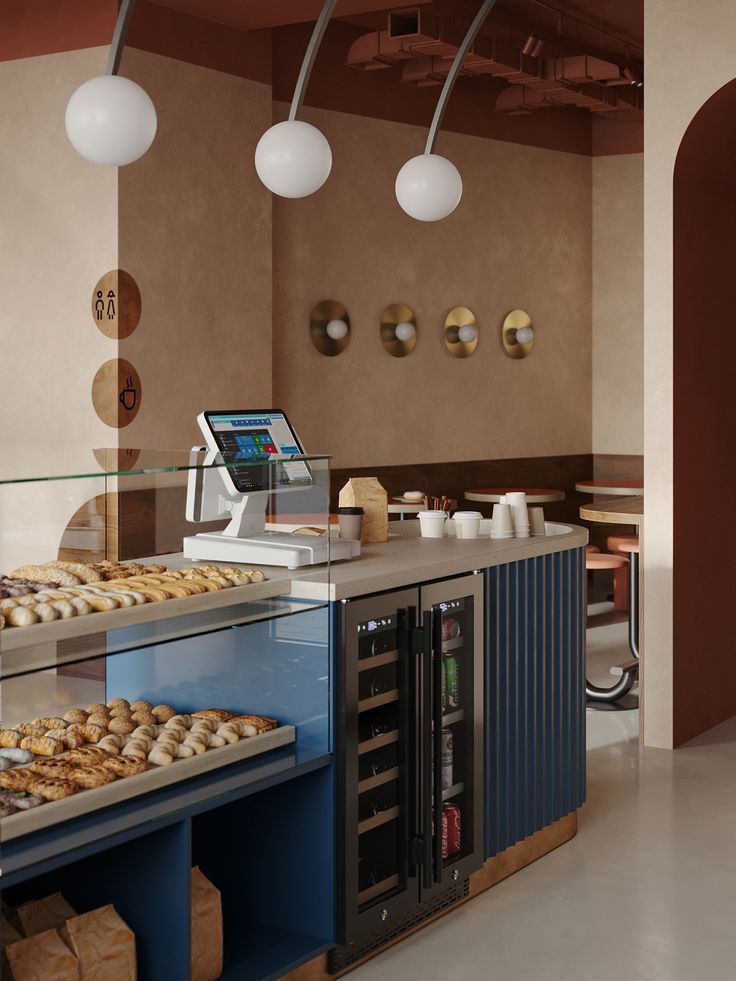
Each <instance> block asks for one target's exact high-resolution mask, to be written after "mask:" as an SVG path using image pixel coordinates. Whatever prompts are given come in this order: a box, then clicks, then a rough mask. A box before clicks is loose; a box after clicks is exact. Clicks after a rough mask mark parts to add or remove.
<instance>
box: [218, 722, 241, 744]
mask: <svg viewBox="0 0 736 981" xmlns="http://www.w3.org/2000/svg"><path fill="white" fill-rule="evenodd" d="M217 735H218V736H222V738H223V739H224V740H225V742H226V743H237V742H238V741H239V740H240V729H239V728H238V727H237V726H235V725H231V724H229V723H227V722H226V723H224V724H223V725H221V726H220V727H219V729H218V730H217Z"/></svg>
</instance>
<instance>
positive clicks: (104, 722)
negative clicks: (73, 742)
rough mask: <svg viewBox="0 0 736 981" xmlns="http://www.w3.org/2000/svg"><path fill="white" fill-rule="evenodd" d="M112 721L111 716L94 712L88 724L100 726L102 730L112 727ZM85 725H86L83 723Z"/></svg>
mask: <svg viewBox="0 0 736 981" xmlns="http://www.w3.org/2000/svg"><path fill="white" fill-rule="evenodd" d="M110 722H111V719H110V716H109V715H106V714H104V713H102V712H93V713H92V715H90V716H88V717H87V724H88V725H91V726H100V727H101V728H102V729H107V728H108V726H109V725H110ZM82 724H83V725H84V723H82Z"/></svg>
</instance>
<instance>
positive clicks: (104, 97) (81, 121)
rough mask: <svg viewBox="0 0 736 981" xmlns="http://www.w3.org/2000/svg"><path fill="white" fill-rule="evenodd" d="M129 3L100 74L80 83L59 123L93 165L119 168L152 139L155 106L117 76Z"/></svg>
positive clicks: (122, 9) (130, 10) (135, 157)
mask: <svg viewBox="0 0 736 981" xmlns="http://www.w3.org/2000/svg"><path fill="white" fill-rule="evenodd" d="M134 6H135V0H123V2H122V4H121V5H120V12H119V13H118V19H117V21H116V22H115V30H114V31H113V36H112V44H111V46H110V54H109V56H108V59H107V69H106V72H105V74H104V75H99V76H97V77H96V78H90V79H88V80H87V81H86V82H83V83H82V84H81V85H80V86H79V88H78V89H76V91H75V92H73V93H72V97H71V98H70V99H69V102H68V103H67V107H66V116H65V119H64V122H65V125H66V133H67V136H68V137H69V141H70V143H71V144H72V146H73V147H74V149H75V150H76V151H77V153H79V154H81V156H83V157H84V158H85V159H86V160H89V161H90V162H91V163H94V164H103V165H107V166H111V167H124V166H125V165H126V164H130V163H133V161H134V160H138V159H139V157H142V156H143V154H144V153H145V152H146V150H148V148H149V147H150V145H151V144H152V143H153V140H154V137H155V136H156V128H157V125H158V120H157V118H156V107H155V106H154V104H153V102H152V101H151V97H150V96H149V95H148V93H147V92H146V91H145V90H144V89H142V88H141V87H140V85H138V84H137V83H136V82H133V81H131V80H130V79H129V78H122V77H121V76H120V75H118V69H119V67H120V58H121V57H122V54H123V44H124V43H125V35H126V34H127V32H128V25H129V24H130V19H131V17H132V15H133V8H134Z"/></svg>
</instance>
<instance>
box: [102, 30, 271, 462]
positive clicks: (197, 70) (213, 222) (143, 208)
mask: <svg viewBox="0 0 736 981" xmlns="http://www.w3.org/2000/svg"><path fill="white" fill-rule="evenodd" d="M121 71H122V73H123V74H125V75H127V76H128V77H130V78H133V79H134V80H135V81H137V82H138V83H139V84H141V85H142V86H143V87H144V88H145V89H146V91H147V92H148V93H149V94H150V96H151V98H152V99H153V101H154V103H155V105H156V109H157V113H158V132H157V135H156V139H155V141H154V143H153V146H152V147H151V149H150V150H149V152H148V153H147V154H146V155H145V156H144V157H143V158H141V160H140V161H138V162H137V163H136V164H134V165H133V166H132V167H125V168H121V170H120V176H119V180H120V185H119V201H120V204H119V222H120V232H119V240H120V265H121V267H122V268H124V269H127V270H128V272H130V273H132V275H133V276H134V277H135V279H136V280H137V282H138V284H139V286H140V289H141V295H142V300H143V314H142V317H141V322H140V325H139V327H138V329H137V330H136V332H135V333H134V334H133V335H132V336H131V337H130V338H129V339H127V340H125V341H123V342H121V344H120V353H121V355H122V356H123V357H125V358H127V359H128V360H129V361H130V362H131V363H132V364H134V365H135V366H136V368H137V370H138V372H139V374H140V376H141V380H142V387H143V400H142V403H141V410H140V412H139V413H138V415H137V416H136V418H135V420H134V421H133V422H132V423H131V424H130V425H129V426H128V427H126V429H124V430H122V431H121V433H120V440H121V445H125V446H139V447H146V448H159V449H160V448H169V447H174V448H178V449H181V448H185V447H188V446H190V445H192V443H193V442H197V441H199V439H200V438H201V434H200V432H199V429H198V427H197V425H196V421H195V419H196V415H197V413H198V412H200V411H201V410H202V409H205V408H233V407H238V406H248V405H252V406H267V405H270V404H271V401H272V396H271V195H270V194H269V193H268V191H266V189H265V188H264V187H263V186H262V185H261V183H260V181H259V180H258V178H257V175H256V172H255V166H254V164H253V151H254V149H255V145H256V143H257V141H258V138H259V137H260V135H261V133H262V132H263V131H264V130H265V129H266V128H267V127H268V126H269V125H270V122H271V88H270V86H267V85H263V84H261V83H259V82H253V81H249V80H247V79H243V78H238V77H236V76H234V75H226V74H224V73H222V72H217V71H213V70H211V69H207V68H201V67H199V66H196V65H190V64H187V63H185V62H180V61H175V60H173V59H171V58H164V57H161V56H159V55H155V54H150V53H148V52H145V51H140V50H137V49H133V48H127V49H126V50H125V53H124V57H123V63H122V68H121Z"/></svg>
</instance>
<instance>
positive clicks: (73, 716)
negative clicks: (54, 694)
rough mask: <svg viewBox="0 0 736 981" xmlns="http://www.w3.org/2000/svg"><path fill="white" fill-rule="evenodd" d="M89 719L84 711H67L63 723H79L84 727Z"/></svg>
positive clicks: (87, 713)
mask: <svg viewBox="0 0 736 981" xmlns="http://www.w3.org/2000/svg"><path fill="white" fill-rule="evenodd" d="M88 719H89V712H85V711H84V709H69V711H68V712H65V713H64V721H65V722H67V723H69V724H71V723H74V722H76V723H79V724H81V725H84V723H85V722H87V720H88Z"/></svg>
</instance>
